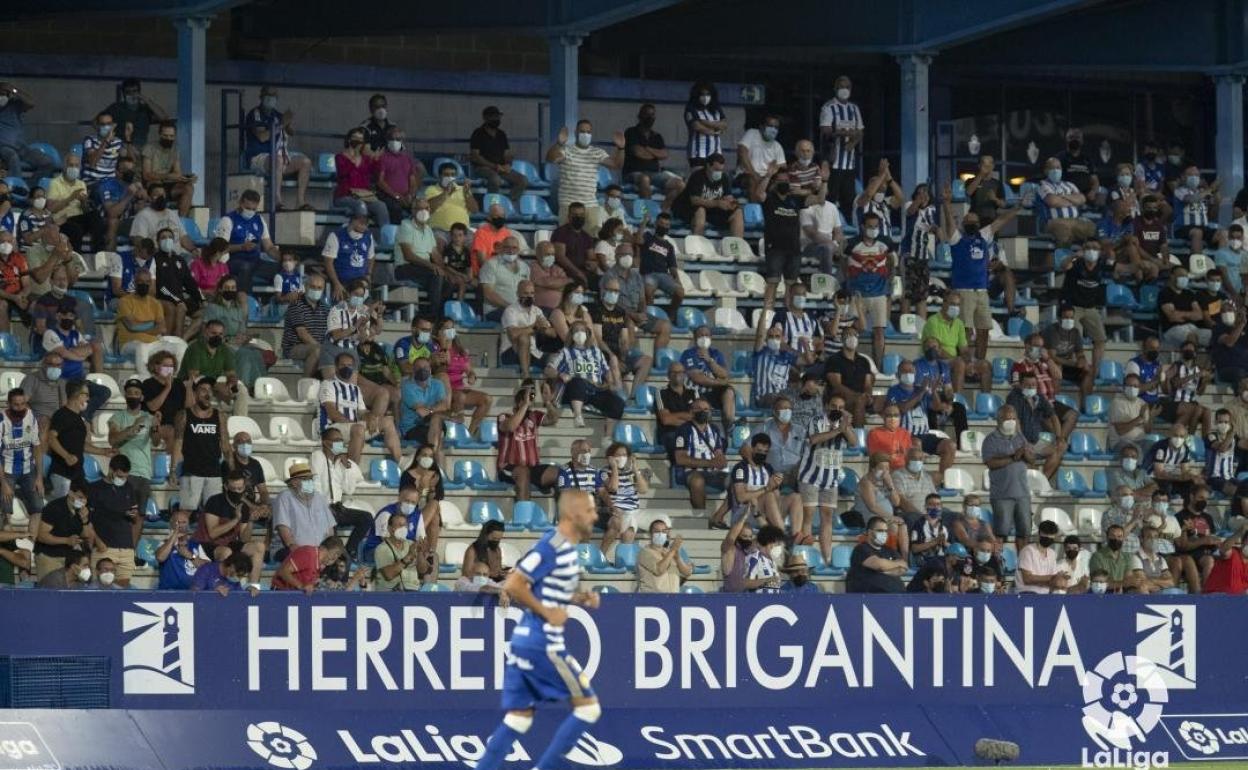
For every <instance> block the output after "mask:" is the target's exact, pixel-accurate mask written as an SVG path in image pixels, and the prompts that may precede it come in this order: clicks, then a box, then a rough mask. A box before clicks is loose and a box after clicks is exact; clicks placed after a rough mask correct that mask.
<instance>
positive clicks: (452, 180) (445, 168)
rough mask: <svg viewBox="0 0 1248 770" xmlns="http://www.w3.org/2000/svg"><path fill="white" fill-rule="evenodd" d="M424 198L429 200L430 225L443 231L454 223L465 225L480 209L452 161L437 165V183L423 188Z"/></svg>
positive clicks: (447, 230)
mask: <svg viewBox="0 0 1248 770" xmlns="http://www.w3.org/2000/svg"><path fill="white" fill-rule="evenodd" d="M424 198H425V200H427V201H429V224H430V226H432V227H433V229H435V230H440V231H443V232H449V231H451V229H452V228H453V227H454V226H455V225H462V226H464V227H467V226H468V220H469V217H470V216H471V215H473V214H475V213H477V212H478V211H480V210H481V209H480V206H479V205H478V204H477V199H476V196H474V195H473V194H472V190H470V189H469V188H468V184H467V182H461V181H460V178H459V167H458V166H456V165H455V164H454V163H443V164H442V165H440V166H438V183H437V184H434V185H430V186H429V187H426V188H425V192H424Z"/></svg>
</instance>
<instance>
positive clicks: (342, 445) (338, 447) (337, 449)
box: [329, 441, 347, 455]
mask: <svg viewBox="0 0 1248 770" xmlns="http://www.w3.org/2000/svg"><path fill="white" fill-rule="evenodd" d="M329 451H330V452H332V453H333V454H336V455H345V454H346V453H347V442H345V441H335V442H333V443H332V444H330V445H329Z"/></svg>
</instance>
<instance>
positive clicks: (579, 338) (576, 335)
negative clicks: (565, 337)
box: [572, 331, 586, 346]
mask: <svg viewBox="0 0 1248 770" xmlns="http://www.w3.org/2000/svg"><path fill="white" fill-rule="evenodd" d="M585 337H586V335H585V332H581V331H577V332H572V342H574V343H576V344H577V345H582V346H583V345H584V344H585Z"/></svg>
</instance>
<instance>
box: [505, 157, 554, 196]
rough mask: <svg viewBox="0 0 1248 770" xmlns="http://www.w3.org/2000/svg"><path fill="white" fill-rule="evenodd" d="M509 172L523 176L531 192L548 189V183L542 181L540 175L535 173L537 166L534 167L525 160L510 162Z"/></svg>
mask: <svg viewBox="0 0 1248 770" xmlns="http://www.w3.org/2000/svg"><path fill="white" fill-rule="evenodd" d="M511 170H512V171H515V172H516V173H517V174H523V175H524V178H525V179H526V180H528V183H529V189H531V190H544V189H546V188H547V187H550V183H549V182H547V181H546V180H545V179H542V175H541V174H539V173H538V172H537V166H534V165H533V164H532V163H530V162H528V161H527V160H513V161H512V162H511Z"/></svg>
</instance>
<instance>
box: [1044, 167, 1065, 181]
mask: <svg viewBox="0 0 1248 770" xmlns="http://www.w3.org/2000/svg"><path fill="white" fill-rule="evenodd" d="M1045 176H1046V177H1048V180H1049V181H1050V182H1052V183H1053V184H1057V183H1058V182H1060V181H1062V170H1061V169H1060V168H1051V169H1049V170H1048V172H1047V173H1045Z"/></svg>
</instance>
